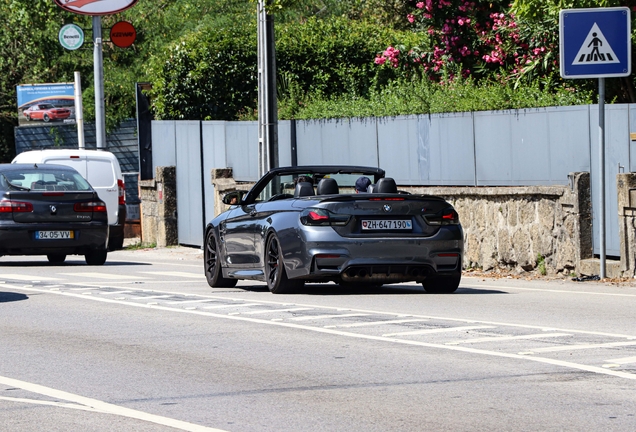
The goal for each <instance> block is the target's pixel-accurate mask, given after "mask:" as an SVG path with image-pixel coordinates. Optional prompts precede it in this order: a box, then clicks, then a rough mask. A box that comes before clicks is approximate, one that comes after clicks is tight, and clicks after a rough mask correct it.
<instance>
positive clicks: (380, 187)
mask: <svg viewBox="0 0 636 432" xmlns="http://www.w3.org/2000/svg"><path fill="white" fill-rule="evenodd" d="M373 192H375V193H398V191H397V185H396V184H395V180H393V179H392V178H391V177H385V178H381V179H380V180H378V183H377V184H376V185H375V187H374V188H373Z"/></svg>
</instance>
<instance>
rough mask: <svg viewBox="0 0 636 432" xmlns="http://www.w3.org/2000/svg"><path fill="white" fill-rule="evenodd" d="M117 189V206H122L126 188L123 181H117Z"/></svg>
mask: <svg viewBox="0 0 636 432" xmlns="http://www.w3.org/2000/svg"><path fill="white" fill-rule="evenodd" d="M117 188H118V189H119V205H124V204H126V186H125V185H124V181H123V180H121V179H118V180H117Z"/></svg>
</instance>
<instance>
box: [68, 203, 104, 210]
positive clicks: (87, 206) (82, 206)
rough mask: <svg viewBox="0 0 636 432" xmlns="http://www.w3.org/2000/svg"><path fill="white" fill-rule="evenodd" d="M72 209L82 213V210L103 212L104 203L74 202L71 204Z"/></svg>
mask: <svg viewBox="0 0 636 432" xmlns="http://www.w3.org/2000/svg"><path fill="white" fill-rule="evenodd" d="M73 210H75V211H76V212H78V213H82V212H97V213H105V212H106V204H105V203H104V202H103V201H91V202H81V203H75V205H74V206H73Z"/></svg>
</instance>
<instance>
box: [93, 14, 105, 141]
mask: <svg viewBox="0 0 636 432" xmlns="http://www.w3.org/2000/svg"><path fill="white" fill-rule="evenodd" d="M93 42H94V49H93V68H94V75H95V140H96V143H97V148H98V149H101V148H106V115H105V108H104V63H103V59H102V17H101V16H99V15H98V16H93Z"/></svg>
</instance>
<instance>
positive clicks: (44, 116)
mask: <svg viewBox="0 0 636 432" xmlns="http://www.w3.org/2000/svg"><path fill="white" fill-rule="evenodd" d="M42 120H44V121H45V122H48V121H49V120H51V117H49V115H48V114H44V115H43V116H42Z"/></svg>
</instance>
